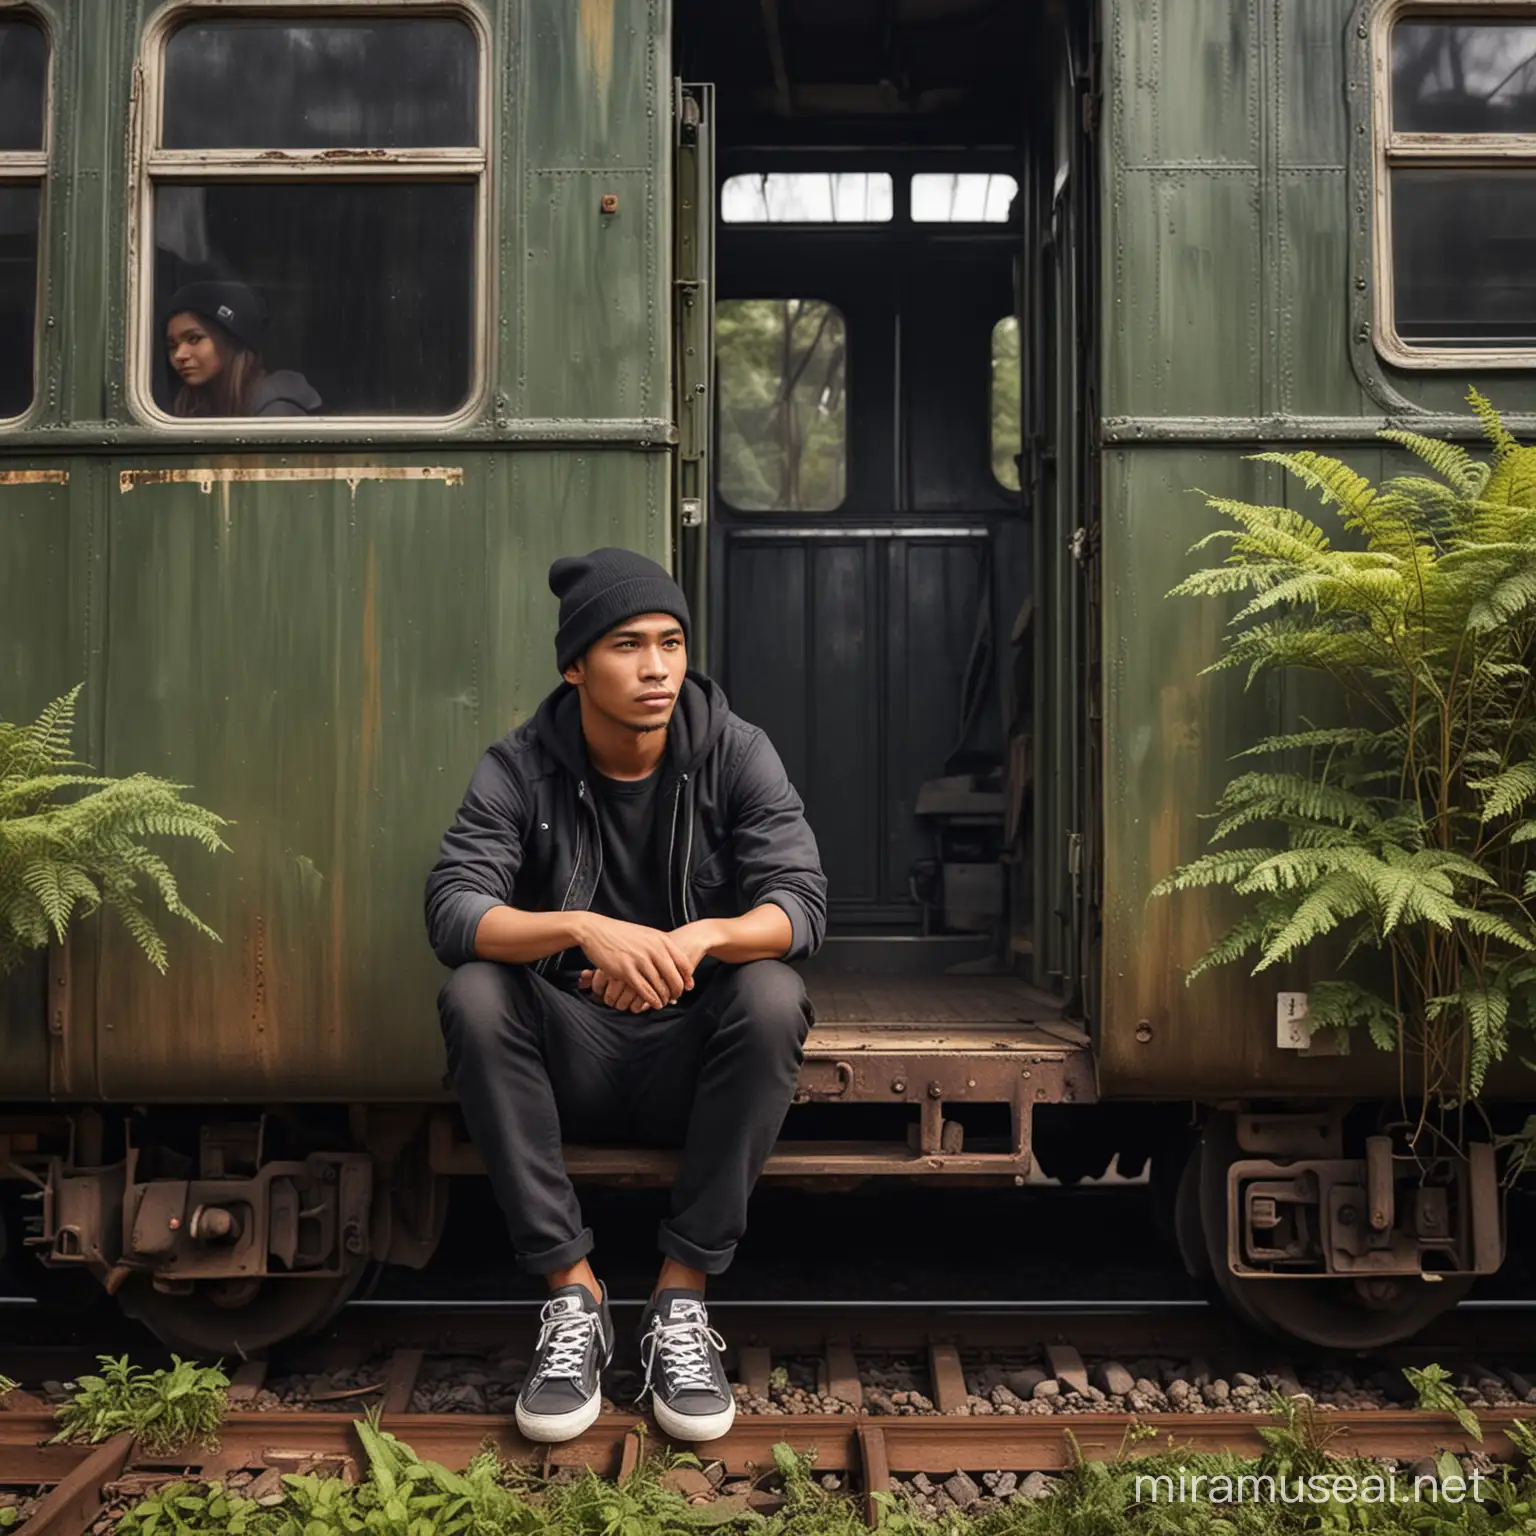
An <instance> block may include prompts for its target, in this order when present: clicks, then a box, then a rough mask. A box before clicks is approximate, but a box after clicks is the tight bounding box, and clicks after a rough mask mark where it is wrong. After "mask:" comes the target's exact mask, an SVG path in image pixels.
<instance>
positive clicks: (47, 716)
mask: <svg viewBox="0 0 1536 1536" xmlns="http://www.w3.org/2000/svg"><path fill="white" fill-rule="evenodd" d="M79 696H80V688H78V687H76V688H73V689H71V690H70V691H69V692H68V693H66V694H65V695H64V696H63V698H60V699H55V700H54V701H53V703H51V704H50V705H49V706H48V707H47V708H46V709H45V710H44V711H43V712H42V714H41V715H39V716H38V718H37V719H36V720H35V721H33V722H32V723H31V724H30V725H13V724H11V723H10V722H9V721H6V720H0V975H3V974H4V973H5V972H6V971H8V970H11V969H12V968H14V967H15V966H16V965H17V964H18V963H19V962H20V961H21V960H22V958H23V957H24V956H25V955H26V954H27V953H28V952H29V951H31V950H34V949H41V948H44V947H45V946H46V945H47V944H48V943H49V941H50V940H61V941H62V939H63V938H64V934H65V930H66V929H67V928H68V926H69V924H70V922H71V920H72V919H74V918H75V917H77V916H88V915H89V914H90V913H92V912H95V911H97V910H98V909H99V908H101V907H107V908H109V909H110V910H111V911H113V912H115V913H116V914H117V915H118V917H119V918H121V920H122V922H123V924H124V926H125V927H126V928H127V929H128V932H129V933H130V934H132V935H133V938H134V940H135V942H136V943H137V944H138V946H139V948H140V949H141V950H143V952H144V954H145V955H146V956H147V957H148V959H149V961H150V963H151V964H152V965H154V966H155V967H156V968H157V969H158V970H160V971H162V972H163V971H164V970H165V962H166V948H165V943H164V941H163V940H162V939H161V937H160V935H159V933H158V932H157V931H156V929H155V925H154V923H153V922H151V920H150V918H149V915H148V913H147V912H146V911H145V910H144V905H143V901H142V899H141V892H140V881H146V882H148V884H149V886H151V887H152V888H153V889H154V890H155V891H156V892H158V894H159V896H160V899H161V901H162V902H163V903H164V904H165V907H166V910H167V911H169V912H171V913H172V914H173V915H175V916H177V917H180V918H184V919H185V920H186V921H187V922H189V923H191V924H192V926H193V927H194V928H196V929H197V930H198V931H199V932H201V933H204V934H207V935H208V937H210V938H213V939H217V938H218V935H217V934H216V933H214V931H213V930H212V929H211V928H209V927H208V925H207V924H206V923H204V922H203V921H202V920H201V919H200V918H199V917H198V916H197V915H196V914H195V913H194V912H192V911H191V910H189V908H188V907H187V906H186V905H185V903H183V901H182V900H181V896H180V893H179V892H178V890H177V886H176V879H175V877H174V876H173V875H172V873H171V871H170V868H169V866H168V865H167V864H166V863H165V861H164V860H163V859H162V858H160V857H159V855H158V854H156V853H154V852H152V851H151V850H150V849H149V848H147V847H145V845H144V843H143V841H142V839H144V838H146V837H190V838H193V839H194V840H196V841H197V842H199V843H201V844H202V845H203V847H204V848H206V849H208V850H209V852H217V851H218V850H220V849H223V848H225V847H226V844H225V843H224V841H223V839H222V838H221V837H220V836H219V828H221V827H224V826H227V825H228V823H227V822H226V821H224V819H223V818H222V817H219V816H215V815H214V814H213V812H212V811H207V810H204V809H203V808H202V807H201V806H198V805H193V804H191V803H190V802H188V801H186V800H184V799H182V796H181V791H182V790H183V789H184V788H185V787H186V786H185V785H182V784H173V783H171V782H169V781H168V780H166V779H157V778H153V777H151V776H150V775H148V774H143V773H135V774H131V775H130V776H129V777H127V778H124V779H114V778H106V777H102V776H99V775H95V774H91V773H88V772H82V771H81V770H82V769H83V768H84V767H85V766H86V765H84V764H82V763H78V762H76V761H75V760H74V758H73V756H72V754H71V747H70V743H71V740H72V738H73V736H74V725H75V702H76V700H77V699H78V698H79Z"/></svg>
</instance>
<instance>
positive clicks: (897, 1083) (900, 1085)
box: [891, 1077, 907, 1093]
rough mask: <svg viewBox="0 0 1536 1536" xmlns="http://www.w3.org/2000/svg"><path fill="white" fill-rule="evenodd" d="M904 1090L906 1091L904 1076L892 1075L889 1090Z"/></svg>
mask: <svg viewBox="0 0 1536 1536" xmlns="http://www.w3.org/2000/svg"><path fill="white" fill-rule="evenodd" d="M906 1091H907V1080H906V1078H904V1077H893V1078H892V1079H891V1092H892V1093H905V1092H906Z"/></svg>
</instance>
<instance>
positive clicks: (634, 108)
mask: <svg viewBox="0 0 1536 1536" xmlns="http://www.w3.org/2000/svg"><path fill="white" fill-rule="evenodd" d="M665 11H666V6H665V5H664V4H662V3H660V0H530V3H529V4H528V5H527V6H526V7H525V14H526V15H527V18H528V20H527V47H528V50H529V52H530V55H531V56H532V57H535V58H537V60H538V68H537V69H535V70H533V71H531V72H530V74H529V76H528V79H527V82H526V85H525V86H524V97H523V102H522V120H521V132H522V136H523V144H522V153H523V155H524V157H525V159H526V162H527V164H528V165H529V166H530V167H534V168H537V169H539V170H546V171H550V170H577V169H583V170H594V171H604V170H612V169H629V170H645V171H652V170H654V169H656V168H657V167H659V166H661V165H663V164H664V163H665V161H664V159H663V154H662V146H663V143H664V140H665V138H666V137H667V135H668V133H669V129H668V125H667V111H666V108H667V100H668V97H669V94H670V90H671V83H670V81H669V80H668V79H667V78H666V61H665V58H664V51H665V44H666V36H667V18H666V16H665V14H664V13H665Z"/></svg>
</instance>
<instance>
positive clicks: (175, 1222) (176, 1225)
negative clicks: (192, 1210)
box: [166, 1216, 181, 1232]
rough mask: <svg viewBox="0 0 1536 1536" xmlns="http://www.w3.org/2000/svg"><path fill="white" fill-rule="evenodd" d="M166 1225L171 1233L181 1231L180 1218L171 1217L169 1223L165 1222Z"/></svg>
mask: <svg viewBox="0 0 1536 1536" xmlns="http://www.w3.org/2000/svg"><path fill="white" fill-rule="evenodd" d="M166 1225H167V1226H169V1227H170V1229H171V1231H172V1232H179V1231H181V1217H180V1216H172V1217H171V1219H170V1221H169V1222H167V1223H166Z"/></svg>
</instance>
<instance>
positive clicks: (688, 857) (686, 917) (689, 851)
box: [678, 773, 693, 923]
mask: <svg viewBox="0 0 1536 1536" xmlns="http://www.w3.org/2000/svg"><path fill="white" fill-rule="evenodd" d="M687 782H688V775H687V774H686V773H685V774H684V775H683V783H684V784H685V785H686V784H687ZM678 798H679V799H681V798H682V791H681V790H679V791H678ZM691 863H693V808H692V806H690V807H689V810H688V843H687V846H686V847H685V848H684V849H683V921H684V922H685V923H691V922H692V921H693V918H692V916H691V915H690V913H689V911H688V866H689V865H690V864H691Z"/></svg>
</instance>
